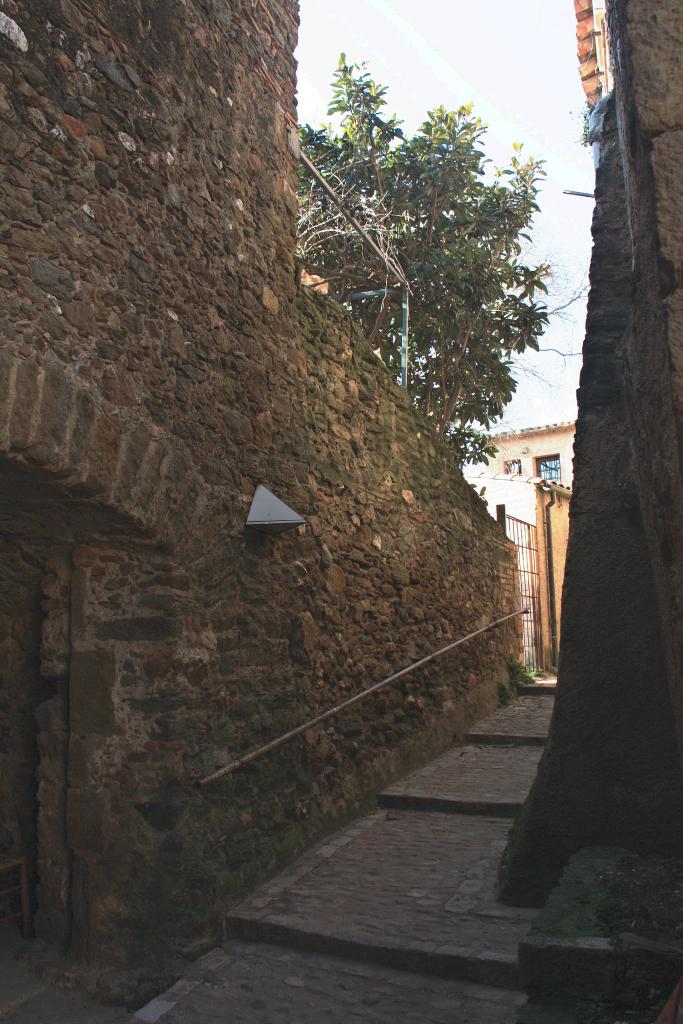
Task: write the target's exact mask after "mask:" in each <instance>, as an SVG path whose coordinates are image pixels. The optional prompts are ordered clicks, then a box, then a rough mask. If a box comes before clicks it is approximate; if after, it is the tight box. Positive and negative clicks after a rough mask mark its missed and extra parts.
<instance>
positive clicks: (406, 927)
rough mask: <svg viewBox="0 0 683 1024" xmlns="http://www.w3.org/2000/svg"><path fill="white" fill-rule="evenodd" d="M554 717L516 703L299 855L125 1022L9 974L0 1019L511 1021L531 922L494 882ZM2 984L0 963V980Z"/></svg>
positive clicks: (528, 699) (100, 1023) (548, 706)
mask: <svg viewBox="0 0 683 1024" xmlns="http://www.w3.org/2000/svg"><path fill="white" fill-rule="evenodd" d="M552 705H553V700H552V698H551V697H549V696H548V695H547V694H545V693H543V694H539V695H529V696H526V695H525V696H523V697H521V698H519V699H518V700H517V701H516V702H515V703H514V704H512V705H510V706H509V707H507V708H504V709H501V710H499V711H497V712H495V713H494V714H493V715H491V716H490V717H489V718H488V719H487V720H486V721H484V722H482V723H481V724H480V725H479V726H477V727H475V728H474V729H473V730H472V731H471V733H470V734H469V735H470V737H471V740H472V742H470V743H469V744H468V745H465V746H462V747H457V748H455V749H454V750H451V751H449V752H448V753H446V754H444V755H442V756H441V757H439V758H437V759H436V760H435V761H434V762H432V763H431V764H430V765H428V766H427V767H426V768H423V769H420V770H419V771H417V772H414V773H413V774H412V775H410V776H408V777H407V778H406V779H404V780H402V781H401V782H399V783H397V784H395V785H394V786H390V787H388V789H387V790H386V791H385V792H384V793H383V794H381V796H380V803H381V802H383V801H386V800H389V801H391V800H392V799H395V800H398V801H399V802H400V800H401V799H404V800H406V801H408V802H411V801H412V804H411V808H412V807H414V808H415V809H385V808H382V809H380V810H378V811H376V812H374V813H372V814H369V815H367V816H366V817H364V818H362V819H361V820H359V821H357V822H356V823H354V824H353V825H351V826H350V827H349V828H346V829H344V830H343V831H341V832H339V833H338V834H336V835H335V836H333V837H331V838H330V839H328V840H327V841H325V842H323V843H321V844H319V845H318V846H317V847H316V848H314V849H313V850H311V851H309V852H308V853H306V854H305V855H304V856H303V857H301V858H300V859H299V860H298V861H297V862H296V863H295V864H294V865H293V866H292V867H291V868H289V869H288V870H287V871H285V872H283V873H282V874H280V875H279V876H278V877H277V878H275V879H274V880H273V881H272V882H270V883H268V884H267V885H265V886H263V887H261V888H260V889H259V890H258V891H257V892H255V893H254V894H253V895H252V896H251V897H250V898H249V899H247V900H245V901H244V902H243V903H242V904H241V905H240V906H239V907H236V908H234V910H233V911H232V912H231V913H230V914H229V915H228V918H227V922H226V934H227V935H228V936H229V938H228V941H226V943H225V944H224V946H223V947H221V948H219V949H216V950H213V951H212V952H211V953H209V954H208V955H207V956H205V957H202V958H201V959H200V960H199V961H197V963H196V964H194V965H193V966H192V967H191V968H190V969H189V970H188V971H187V972H186V974H185V975H183V977H182V978H181V979H180V980H179V981H178V982H177V983H176V984H175V985H174V986H172V988H171V989H169V990H167V991H166V992H164V993H162V994H161V995H160V996H158V997H157V998H156V999H154V1000H152V1001H151V1002H150V1003H148V1004H147V1005H146V1006H144V1007H142V1008H141V1009H139V1010H138V1011H137V1012H136V1013H135V1014H134V1015H133V1017H132V1018H131V1016H130V1013H126V1012H125V1011H124V1010H122V1009H120V1008H115V1007H108V1006H100V1005H99V1004H97V1003H94V1002H92V1001H91V1000H88V999H85V998H82V997H79V996H76V995H73V994H72V993H62V992H57V991H54V990H52V989H49V988H48V987H47V986H45V985H43V984H41V983H40V982H39V981H37V980H36V978H35V976H32V975H30V974H29V973H28V972H26V971H25V969H24V968H22V967H21V966H20V965H16V964H15V968H16V969H17V971H18V972H19V973H17V974H16V975H15V976H14V977H15V978H16V979H18V983H17V986H15V987H16V988H17V998H15V1001H14V1003H12V1001H11V999H10V1000H8V999H6V1000H5V1001H4V1003H3V1001H2V999H0V1019H1V1020H2V1021H3V1022H4V1021H8V1022H11V1024H62V1022H64V1024H118V1022H123V1021H129V1022H130V1024H157V1022H160V1024H228V1022H229V1024H280V1022H282V1024H318V1022H323V1021H329V1022H330V1024H337V1022H338V1024H342V1022H344V1024H347V1022H348V1021H349V1020H353V1019H355V1018H358V1019H361V1020H367V1021H373V1022H376V1024H461V1022H462V1024H513V1022H514V1021H515V1020H516V1017H517V1012H518V1010H519V1008H520V1006H522V1004H523V1003H524V1001H525V997H524V995H523V994H522V993H521V992H519V991H518V990H517V988H518V985H519V975H518V957H517V948H518V944H519V942H520V941H521V940H522V939H523V938H524V936H525V935H526V933H527V931H528V928H529V925H530V922H531V920H532V919H533V917H534V916H535V912H534V911H530V910H522V909H518V908H512V907H505V906H502V905H500V904H498V903H497V902H496V898H495V879H496V872H497V868H498V863H499V859H500V855H501V853H502V850H503V848H504V845H505V841H506V838H507V834H508V832H509V829H510V826H511V824H512V814H513V812H514V810H515V809H516V808H517V807H518V806H519V804H520V803H521V802H522V800H523V799H524V796H525V793H526V791H527V790H528V788H529V786H530V784H531V781H532V779H533V774H534V771H535V767H536V764H537V762H538V759H539V757H540V755H541V753H542V750H541V745H542V743H543V740H544V737H545V734H546V731H547V727H548V723H549V717H550V713H551V711H552ZM404 807H405V805H404ZM506 813H509V814H510V817H507V816H505V815H506ZM3 967H4V970H5V973H4V974H3ZM21 972H24V973H25V974H26V977H24V973H21ZM10 975H11V972H10ZM10 975H8V974H7V964H6V963H4V962H3V961H2V959H1V958H0V984H2V981H3V979H6V978H8V977H9V976H10ZM22 986H23V988H22ZM3 1011H4V1012H3Z"/></svg>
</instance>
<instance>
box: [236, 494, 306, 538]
mask: <svg viewBox="0 0 683 1024" xmlns="http://www.w3.org/2000/svg"><path fill="white" fill-rule="evenodd" d="M305 525H306V520H305V519H302V517H301V516H300V515H299V513H298V512H295V511H294V509H292V508H290V507H289V505H285V503H284V501H280V499H279V498H276V497H275V495H274V494H271V492H270V491H269V490H268V488H267V487H264V486H263V484H259V485H258V487H257V488H256V493H255V494H254V500H253V501H252V503H251V508H250V509H249V515H248V517H247V529H248V530H258V531H259V533H273V534H275V533H284V532H285V530H294V529H295V528H296V527H297V526H305Z"/></svg>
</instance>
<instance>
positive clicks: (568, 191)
mask: <svg viewBox="0 0 683 1024" xmlns="http://www.w3.org/2000/svg"><path fill="white" fill-rule="evenodd" d="M562 195H565V196H583V197H584V199H595V192H574V191H573V189H571V188H565V189H562Z"/></svg>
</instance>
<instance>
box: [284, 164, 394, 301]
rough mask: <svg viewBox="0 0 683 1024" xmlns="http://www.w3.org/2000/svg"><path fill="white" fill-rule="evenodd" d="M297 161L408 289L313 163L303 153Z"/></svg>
mask: <svg viewBox="0 0 683 1024" xmlns="http://www.w3.org/2000/svg"><path fill="white" fill-rule="evenodd" d="M299 160H300V161H301V163H302V164H303V165H304V167H305V168H306V170H307V171H309V173H310V174H312V175H313V177H314V178H315V180H316V181H317V182H318V184H319V185H320V187H321V188H322V189H323V191H324V192H325V194H326V195H328V196H329V197H330V199H331V200H332V202H333V203H334V205H335V206H336V207H337V208H338V209H339V210H341V212H342V213H343V214H344V216H345V217H346V219H347V220H348V222H349V224H350V225H351V227H352V228H353V229H354V231H356V232H357V233H358V234H359V235H360V237H361V238H362V239H363V241H364V242H365V243H366V245H369V246H370V248H371V249H372V251H373V252H374V254H375V256H379V258H380V259H381V261H382V263H383V264H384V266H385V267H387V269H388V270H391V272H392V273H393V274H395V275H396V277H397V278H398V280H399V281H400V282H401V284H402V285H404V286H405V287H406V288H409V287H410V285H409V284H408V281H407V280H406V276H405V274H404V273H403V271H402V270H401V268H400V267H399V266H397V264H395V263H394V261H393V260H390V259H389V257H388V256H385V255H384V253H383V252H382V250H381V249H380V248H379V246H378V245H376V244H375V242H373V240H372V239H371V238H370V235H369V234H368V233H367V231H366V230H365V229H364V228H363V227H362V226H361V225H360V224H359V223H358V221H357V220H356V218H355V217H354V216H353V215H352V214H350V213H349V211H348V210H347V209H346V207H345V206H344V204H343V202H342V201H341V199H340V198H339V196H338V195H337V193H336V192H335V191H334V189H333V188H332V186H331V185H328V183H327V181H326V180H325V178H324V177H323V175H322V174H321V173H320V171H319V170H318V168H317V167H316V166H315V164H314V163H311V161H310V160H309V159H308V157H307V156H306V154H305V153H304V152H303V151H302V152H301V153H300V154H299Z"/></svg>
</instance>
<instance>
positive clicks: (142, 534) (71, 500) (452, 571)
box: [0, 0, 517, 986]
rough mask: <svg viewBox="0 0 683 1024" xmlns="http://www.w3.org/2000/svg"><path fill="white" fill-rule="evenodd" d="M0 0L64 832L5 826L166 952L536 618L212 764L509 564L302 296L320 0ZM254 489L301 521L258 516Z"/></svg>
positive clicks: (24, 377) (427, 728) (18, 434)
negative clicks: (301, 169)
mask: <svg viewBox="0 0 683 1024" xmlns="http://www.w3.org/2000/svg"><path fill="white" fill-rule="evenodd" d="M2 15H3V17H2V18H0V150H1V152H0V158H1V160H2V163H1V165H0V172H1V178H0V208H1V209H2V217H3V221H2V225H1V227H0V286H1V287H2V292H1V293H0V294H1V295H2V304H1V306H0V334H1V337H2V348H0V363H1V366H2V375H1V377H0V452H3V453H4V455H3V456H2V461H1V462H0V484H2V487H0V494H2V495H3V496H4V497H3V498H2V499H0V503H2V504H3V508H2V511H3V512H4V515H5V520H6V522H7V524H8V534H9V537H10V540H11V544H10V547H11V549H12V551H13V550H14V548H15V547H20V548H21V550H26V551H29V552H30V556H31V564H32V565H33V566H35V567H36V571H35V572H33V571H32V573H27V574H26V575H25V578H24V581H23V592H24V593H25V595H26V596H25V598H22V600H25V602H30V601H32V602H33V604H32V605H31V607H32V608H33V609H39V610H41V609H42V610H41V614H42V616H43V627H42V629H43V638H42V640H43V649H42V662H41V664H39V663H38V658H37V657H36V658H35V659H34V662H33V663H31V664H30V665H29V668H27V669H26V672H25V673H24V674H26V673H29V674H32V675H31V686H32V687H33V691H34V692H35V694H36V697H35V703H38V702H39V701H42V703H41V705H40V708H39V709H38V721H37V733H36V731H35V730H36V725H35V724H34V725H33V726H32V728H33V730H34V734H33V736H34V739H33V748H34V749H33V758H34V768H31V765H30V764H29V769H30V770H27V769H26V767H24V768H22V769H21V771H18V773H17V775H16V778H17V780H18V784H19V785H20V788H21V789H22V792H23V793H24V797H23V803H22V806H23V807H24V808H25V807H28V806H29V803H30V801H31V800H34V801H37V804H38V812H37V817H38V821H37V834H38V842H37V850H36V843H35V836H34V835H27V834H26V831H25V830H24V832H22V831H21V829H19V830H18V831H17V827H15V825H14V824H12V823H10V825H11V827H8V830H7V834H8V835H10V836H13V837H14V839H13V840H12V841H13V842H15V843H16V842H17V841H21V842H23V843H25V844H29V845H32V849H33V850H34V855H35V857H36V863H37V869H36V870H37V875H38V879H39V881H40V886H39V888H38V914H37V917H36V927H37V929H38V932H39V934H41V936H42V937H44V938H47V939H50V940H53V941H55V940H56V941H64V937H65V936H70V953H71V956H72V958H74V959H79V960H80V961H86V962H87V961H99V962H100V963H101V962H103V961H104V962H107V963H109V964H110V965H112V966H113V967H115V968H120V969H121V970H129V969H131V968H132V966H134V965H140V964H142V965H143V966H142V967H141V968H140V970H141V971H142V973H143V974H144V973H145V972H146V971H149V970H150V969H151V967H150V965H151V964H154V965H155V967H154V969H155V970H157V971H158V970H159V969H160V965H163V964H164V963H169V962H170V961H171V960H172V959H173V957H177V956H180V955H190V954H192V953H193V952H197V951H199V950H201V949H202V948H205V947H206V946H207V945H208V944H210V943H213V942H215V941H216V938H217V936H218V935H219V933H220V922H221V918H222V915H223V913H224V911H225V909H226V908H227V907H228V906H229V905H230V903H231V902H232V901H234V900H235V899H236V898H237V897H238V896H239V895H241V894H242V893H243V892H244V891H245V890H246V889H247V888H248V887H249V886H251V885H252V884H253V883H254V882H256V881H257V880H259V879H261V878H263V877H265V876H266V875H267V874H269V873H271V872H273V871H274V870H275V869H276V868H277V867H278V865H280V864H281V863H282V862H284V861H285V860H286V859H288V858H289V857H291V856H293V855H294V854H295V853H296V852H297V851H298V850H299V849H301V847H302V846H303V845H304V844H305V843H307V842H308V841H310V840H311V839H312V838H314V837H316V836H318V835H320V834H321V833H322V832H323V831H324V830H325V829H327V828H330V827H331V826H332V825H333V824H334V823H336V822H338V821H339V820H341V819H342V818H343V817H344V816H346V815H348V814H350V813H352V812H353V811H354V809H356V808H357V807H358V806H359V805H360V804H362V802H363V801H364V800H366V799H367V798H368V797H369V795H370V794H372V792H373V791H374V790H376V788H378V787H379V786H381V785H382V784H383V783H384V782H385V781H386V780H388V779H391V778H394V777H396V775H397V774H398V773H399V772H400V771H401V770H403V769H404V768H406V767H408V766H410V765H412V764H415V763H418V762H419V761H420V760H422V759H425V758H426V757H428V756H429V755H431V754H432V753H434V752H436V751H439V750H441V749H443V748H444V746H446V745H447V744H448V743H450V742H451V741H452V739H453V736H454V735H455V734H459V733H460V732H462V731H463V730H464V728H465V727H466V726H467V724H469V722H470V721H471V720H472V719H473V718H474V717H476V716H478V715H480V714H482V713H484V712H486V711H488V710H490V709H491V708H492V707H493V706H494V705H495V703H496V700H497V693H498V684H499V682H501V681H502V680H504V679H505V676H506V666H507V663H508V661H509V660H510V658H511V657H512V656H513V655H514V654H515V652H516V649H517V648H516V640H515V630H514V627H513V626H508V627H505V628H501V629H500V630H497V631H496V632H494V633H491V634H488V635H487V636H486V637H484V638H482V639H480V640H477V641H475V642H474V643H472V644H471V645H469V646H467V647H465V648H463V649H462V650H461V651H460V652H457V653H455V654H453V655H452V656H449V657H448V658H447V659H444V660H443V661H442V662H440V663H439V664H437V665H434V666H431V667H429V668H426V669H424V670H423V671H422V672H421V673H420V674H419V675H415V676H414V677H411V679H410V680H409V681H406V682H405V683H402V684H401V685H399V686H397V687H396V688H395V689H394V690H393V691H391V692H389V693H386V694H384V695H381V696H380V695H378V696H377V697H376V698H374V699H373V701H372V702H371V703H370V704H369V705H368V706H367V707H366V709H365V710H364V711H363V712H362V713H361V712H360V711H358V712H354V713H353V714H349V715H347V716H345V717H343V718H340V719H339V721H337V722H335V723H334V724H333V725H332V726H331V727H330V728H329V729H325V730H322V731H319V732H317V733H312V734H310V735H309V736H308V737H307V738H306V739H304V740H300V741H297V742H296V743H294V744H292V745H291V746H290V747H288V748H286V749H285V750H283V751H282V752H279V753H277V754H274V755H273V756H271V757H270V758H268V759H266V760H264V761H263V762H261V763H260V764H259V765H258V766H255V767H253V768H250V769H247V770H245V771H243V772H241V773H239V774H237V775H235V776H234V777H233V778H231V779H230V780H228V781H226V782H223V783H218V784H216V785H215V786H214V787H212V788H207V789H206V790H199V789H198V788H197V787H196V784H195V783H196V780H197V779H198V778H199V777H201V776H202V775H203V774H205V773H208V772H211V771H212V770H214V769H215V768H216V767H219V766H220V765H222V764H224V763H226V762H227V761H229V760H231V759H232V758H233V757H235V756H236V755H238V754H241V753H245V752H247V751H248V750H249V749H251V748H252V747H253V746H256V745H259V744H261V743H263V742H265V741H267V740H268V739H271V738H273V737H274V736H276V735H278V734H279V733H280V732H282V731H284V730H286V729H289V728H291V727H292V726H293V725H295V724H298V723H299V722H300V721H302V720H304V719H305V718H307V717H308V716H309V715H313V714H314V713H315V712H317V711H318V710H321V709H323V708H326V707H328V706H329V705H331V704H333V703H335V702H337V701H339V700H340V699H343V698H344V697H346V696H348V695H350V694H351V693H354V692H356V691H357V690H359V689H361V688H363V687H364V686H366V685H369V684H371V683H372V682H375V681H377V680H378V679H379V678H381V677H382V676H383V675H385V674H387V673H389V672H390V671H392V670H395V669H397V668H399V667H402V666H403V665H405V664H406V663H407V662H409V661H410V660H411V659H413V658H417V657H420V656H422V655H424V654H426V653H428V652H430V651H432V650H433V649H434V648H436V647H437V646H439V645H441V644H443V643H445V642H446V641H447V640H448V639H449V638H451V637H452V636H454V635H457V634H458V633H460V632H465V631H469V630H471V629H472V628H475V627H477V626H479V625H481V624H483V623H484V622H486V621H488V620H489V619H491V618H493V617H494V616H495V615H497V614H499V613H500V612H503V611H508V610H511V609H512V608H514V607H515V606H516V600H515V596H514V595H515V587H514V577H513V569H512V565H513V561H512V555H511V551H510V548H509V545H508V544H507V542H506V541H505V540H504V538H503V537H502V535H501V533H500V531H499V528H498V527H497V525H496V524H495V523H494V522H493V521H492V520H491V519H490V518H489V517H488V515H487V513H486V509H485V506H484V504H483V503H482V502H481V501H480V499H478V498H477V497H476V495H475V494H474V492H473V491H472V489H471V488H470V487H469V486H468V485H467V484H466V483H465V482H464V480H463V479H462V476H461V475H460V473H459V471H458V470H457V468H456V467H455V466H454V465H453V463H452V461H451V460H450V458H449V456H448V454H447V452H446V451H445V450H444V449H443V447H442V446H441V444H440V442H439V441H438V439H437V438H436V437H435V436H434V435H433V434H432V432H431V430H430V429H429V427H428V426H427V425H426V424H425V423H424V422H422V421H421V420H420V419H419V418H418V417H417V416H416V415H415V414H414V413H413V412H412V410H411V409H410V408H409V406H408V403H407V401H406V397H405V395H404V394H403V393H402V392H401V391H400V389H398V388H397V387H396V386H395V385H394V384H393V383H392V382H391V381H390V379H389V377H388V375H387V372H386V370H385V368H384V366H383V365H382V364H381V363H380V362H379V361H378V360H377V359H376V358H375V357H374V356H373V354H372V353H371V352H370V350H369V349H368V347H367V346H366V345H365V343H364V341H363V339H362V338H360V337H359V335H358V334H357V332H356V331H355V330H354V329H353V326H352V324H351V323H350V321H349V319H348V317H347V315H346V314H344V313H343V312H342V311H341V310H339V309H337V308H336V307H335V306H334V305H333V304H332V303H330V302H328V301H327V300H326V299H323V298H322V297H316V296H310V295H304V294H297V288H296V275H295V267H294V261H293V251H294V231H295V219H296V218H295V214H296V199H295V188H296V175H297V165H296V145H295V135H294V136H293V134H292V131H293V125H294V99H293V96H294V63H293V60H292V56H291V54H292V51H293V48H294V43H295V35H296V11H295V5H294V3H292V2H285V0H279V2H275V0H272V2H270V3H267V2H264V0H258V2H257V0H242V2H235V3H232V4H228V3H227V2H226V0H203V2H197V3H193V4H191V5H190V4H185V3H182V2H180V0H175V2H170V3H164V4H157V3H152V2H148V0H140V2H139V3H133V2H131V3H127V4H119V3H113V2H105V0H89V3H88V4H86V3H84V2H81V0H61V2H59V3H57V2H56V0H55V2H51V0H41V2H34V0H32V2H30V3H29V2H25V3H20V2H14V0H4V5H3V6H2ZM13 26H14V27H13ZM260 482H261V483H264V484H266V485H267V486H268V487H270V488H271V489H272V490H273V491H274V492H275V493H276V494H278V495H279V496H280V497H281V498H282V499H283V500H285V501H287V502H288V503H289V504H291V505H292V507H294V508H295V509H297V510H298V511H299V512H300V513H302V514H303V515H305V516H306V518H307V520H308V524H309V525H308V526H307V527H306V528H305V529H304V530H303V531H302V532H296V533H294V534H287V535H284V536H282V537H281V538H278V539H272V538H263V537H257V536H248V535H247V534H245V530H244V524H245V521H246V517H247V513H248V510H249V506H250V503H251V499H252V496H253V493H254V490H255V487H256V485H257V484H258V483H260ZM10 494H11V495H12V497H11V500H10V499H9V497H8V496H9V495H10ZM5 503H6V506H7V507H6V508H5V507H4V506H5ZM14 557H15V556H14V555H13V554H12V555H11V558H10V561H9V563H8V564H9V570H7V569H4V568H3V572H9V573H10V574H11V572H13V571H14V570H13V568H12V567H13V566H14V562H13V561H12V559H14ZM41 587H42V593H41V592H40V588H41ZM41 602H42V604H41ZM27 616H28V613H27ZM34 618H35V616H34ZM32 621H33V620H32ZM45 623H47V625H45ZM0 624H1V625H2V628H3V629H4V628H5V621H4V620H3V621H2V623H0ZM39 625H40V623H36V622H33V625H31V624H30V623H29V621H28V618H27V622H26V634H25V636H29V626H30V628H31V629H32V630H33V632H32V633H31V634H30V635H31V636H33V637H34V640H32V641H31V643H33V644H35V643H37V642H38V641H37V640H36V639H35V638H36V636H37V635H38V633H39ZM12 628H13V629H15V630H16V624H15V625H14V626H12ZM19 628H21V627H20V626H19ZM28 646H29V647H30V643H29V644H28ZM29 653H30V652H29ZM27 657H28V656H27ZM29 661H30V659H29ZM22 671H23V670H22ZM13 679H14V677H13V676H12V674H11V673H10V674H9V675H8V676H7V678H5V677H4V676H3V685H4V686H5V687H6V688H7V689H8V691H9V690H11V685H12V683H13ZM48 684H49V685H48ZM31 712H32V709H31V708H28V709H27V710H26V716H27V721H28V720H30V721H33V719H32V718H31V717H30V716H31ZM29 760H30V759H29ZM9 763H10V764H11V765H15V766H16V758H13V757H10V758H9ZM12 770H14V769H12ZM33 770H37V773H38V779H39V789H38V792H37V794H36V793H35V789H34V783H33V775H32V772H33ZM41 794H44V795H45V806H44V807H43V806H42V804H41ZM55 807H59V808H61V810H60V811H59V814H56V815H55V813H54V808H55ZM49 811H50V812H51V813H52V818H50V814H49V813H48V812H49ZM34 832H35V828H34ZM4 834H5V833H3V835H4ZM8 844H9V841H8V843H7V844H6V845H8ZM49 880H51V881H49ZM48 890H49V891H48ZM104 984H110V985H112V986H113V985H115V984H116V983H115V980H114V979H113V978H110V979H109V980H108V981H106V982H105V981H103V978H102V975H101V974H100V985H104Z"/></svg>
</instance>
